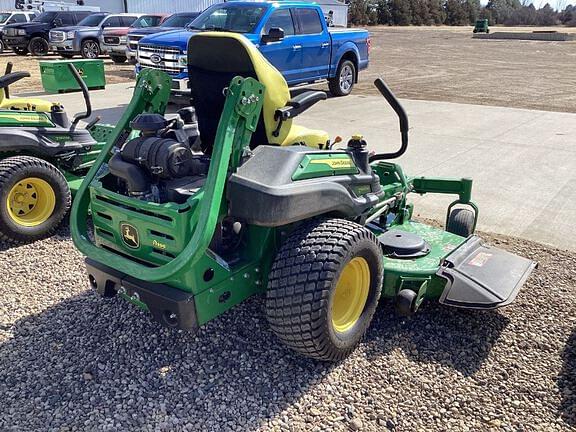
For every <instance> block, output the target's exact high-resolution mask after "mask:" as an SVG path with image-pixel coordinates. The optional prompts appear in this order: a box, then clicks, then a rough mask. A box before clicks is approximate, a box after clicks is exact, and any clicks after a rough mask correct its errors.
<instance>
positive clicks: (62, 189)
mask: <svg viewBox="0 0 576 432" xmlns="http://www.w3.org/2000/svg"><path fill="white" fill-rule="evenodd" d="M71 201H72V197H71V194H70V189H69V188H68V183H67V182H66V179H65V178H64V175H63V174H62V173H61V172H60V171H59V170H58V169H57V168H56V167H55V166H54V165H52V164H50V163H49V162H47V161H45V160H43V159H39V158H35V157H32V156H14V157H9V158H6V159H2V160H0V240H3V241H8V242H11V243H25V242H30V241H34V240H38V239H40V238H43V237H46V236H49V235H51V234H53V233H54V232H55V231H56V229H57V228H58V227H59V225H60V223H61V222H62V220H63V219H64V216H65V215H66V213H67V212H68V210H70V205H71Z"/></svg>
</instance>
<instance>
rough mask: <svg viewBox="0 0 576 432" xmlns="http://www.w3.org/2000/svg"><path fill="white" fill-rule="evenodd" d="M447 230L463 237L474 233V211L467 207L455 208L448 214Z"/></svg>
mask: <svg viewBox="0 0 576 432" xmlns="http://www.w3.org/2000/svg"><path fill="white" fill-rule="evenodd" d="M446 231H448V232H451V233H452V234H456V235H459V236H461V237H468V236H470V235H472V234H473V233H474V212H473V211H472V210H469V209H465V208H457V209H453V210H452V211H451V212H450V215H449V216H448V222H447V223H446Z"/></svg>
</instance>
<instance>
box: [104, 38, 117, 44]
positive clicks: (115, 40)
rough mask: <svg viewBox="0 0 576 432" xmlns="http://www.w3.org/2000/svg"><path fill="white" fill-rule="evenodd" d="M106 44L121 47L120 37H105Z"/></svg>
mask: <svg viewBox="0 0 576 432" xmlns="http://www.w3.org/2000/svg"><path fill="white" fill-rule="evenodd" d="M104 43H105V44H106V45H120V38H119V37H118V36H104Z"/></svg>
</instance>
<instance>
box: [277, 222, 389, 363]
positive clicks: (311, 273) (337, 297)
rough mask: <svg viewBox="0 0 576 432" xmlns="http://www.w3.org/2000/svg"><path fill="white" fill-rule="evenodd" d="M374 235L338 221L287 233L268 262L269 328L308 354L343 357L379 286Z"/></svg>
mask: <svg viewBox="0 0 576 432" xmlns="http://www.w3.org/2000/svg"><path fill="white" fill-rule="evenodd" d="M382 273H383V270H382V252H381V249H380V246H379V245H378V241H377V239H376V237H375V236H374V234H372V233H371V232H370V231H368V230H367V229H366V228H364V227H362V226H360V225H358V224H356V223H354V222H350V221H347V220H343V219H312V220H309V221H307V222H305V223H304V224H303V225H301V226H300V227H299V228H297V229H296V230H295V231H294V232H292V233H291V234H290V235H289V236H288V238H287V239H286V241H285V242H284V244H283V245H282V247H281V248H280V250H279V251H278V254H277V255H276V259H275V260H274V263H273V266H272V270H271V272H270V276H269V280H268V290H267V293H266V315H267V318H268V322H269V323H270V327H271V328H272V331H273V332H274V333H275V334H276V336H278V338H279V339H280V340H281V341H282V342H283V343H284V344H285V345H287V346H288V347H290V348H292V349H293V350H295V351H297V352H299V353H301V354H304V355H306V356H308V357H311V358H314V359H317V360H324V361H339V360H342V359H344V358H345V357H346V356H348V355H349V354H350V353H351V352H352V351H353V350H354V348H355V347H356V345H358V343H359V342H360V340H361V339H362V337H363V335H364V333H365V331H366V329H367V328H368V326H369V324H370V322H371V321H372V316H373V315H374V311H375V310H376V306H377V304H378V300H379V298H380V292H381V289H382Z"/></svg>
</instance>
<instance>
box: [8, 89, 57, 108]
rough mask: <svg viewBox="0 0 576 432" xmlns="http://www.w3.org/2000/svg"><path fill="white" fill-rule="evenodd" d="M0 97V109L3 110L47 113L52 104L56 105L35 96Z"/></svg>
mask: <svg viewBox="0 0 576 432" xmlns="http://www.w3.org/2000/svg"><path fill="white" fill-rule="evenodd" d="M0 94H2V95H3V94H4V92H0ZM0 99H3V100H2V101H1V102H0V109H5V110H19V111H37V112H47V113H49V112H50V111H51V110H52V106H53V105H58V104H54V103H52V102H49V101H45V100H42V99H35V98H14V99H6V98H0Z"/></svg>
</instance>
